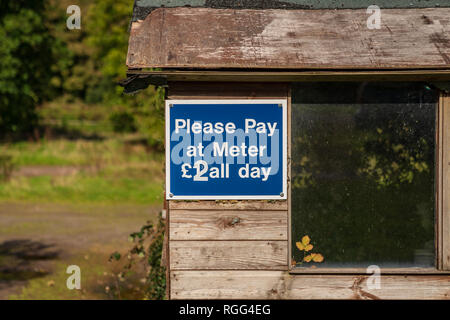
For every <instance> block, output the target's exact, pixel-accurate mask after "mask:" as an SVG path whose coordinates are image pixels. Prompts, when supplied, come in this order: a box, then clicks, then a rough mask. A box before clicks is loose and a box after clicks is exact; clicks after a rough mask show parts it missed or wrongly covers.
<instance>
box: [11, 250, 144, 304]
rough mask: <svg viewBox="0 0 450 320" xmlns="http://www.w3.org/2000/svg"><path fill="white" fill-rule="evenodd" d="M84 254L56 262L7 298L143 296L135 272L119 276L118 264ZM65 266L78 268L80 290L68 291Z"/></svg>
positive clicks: (102, 298)
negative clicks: (46, 272) (124, 277)
mask: <svg viewBox="0 0 450 320" xmlns="http://www.w3.org/2000/svg"><path fill="white" fill-rule="evenodd" d="M90 253H91V254H87V255H84V256H75V257H72V258H71V259H70V260H69V261H66V262H64V263H63V262H57V263H55V265H54V267H53V272H51V273H49V274H46V275H43V276H40V277H35V278H32V279H31V280H29V281H28V284H27V286H26V287H25V288H23V289H22V291H21V292H20V293H19V294H12V295H10V296H9V297H8V299H9V300H55V299H56V300H97V299H101V300H104V299H117V298H120V299H133V300H134V299H143V298H144V294H145V293H144V290H143V286H142V282H140V281H141V279H140V277H139V274H138V273H135V274H132V275H131V276H129V277H127V278H126V281H124V279H123V278H122V277H121V276H119V275H120V273H121V270H122V268H121V266H120V264H118V263H114V262H108V256H107V255H106V254H104V253H98V252H90ZM69 265H77V266H79V267H80V270H81V289H80V290H76V289H73V290H69V289H68V288H67V285H66V282H67V279H68V277H70V274H67V273H66V270H67V267H68V266H69Z"/></svg>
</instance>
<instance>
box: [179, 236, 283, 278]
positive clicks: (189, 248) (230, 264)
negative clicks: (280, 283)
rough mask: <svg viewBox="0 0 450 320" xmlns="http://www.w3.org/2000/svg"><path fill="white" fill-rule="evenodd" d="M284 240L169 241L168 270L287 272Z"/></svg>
mask: <svg viewBox="0 0 450 320" xmlns="http://www.w3.org/2000/svg"><path fill="white" fill-rule="evenodd" d="M287 251H288V243H287V241H171V242H170V270H171V271H174V270H205V269H210V270H248V269H250V270H287V263H288V262H287Z"/></svg>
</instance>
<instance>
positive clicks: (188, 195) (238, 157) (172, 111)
mask: <svg viewBox="0 0 450 320" xmlns="http://www.w3.org/2000/svg"><path fill="white" fill-rule="evenodd" d="M286 106H287V102H286V100H214V101H211V100H195V101H194V100H168V101H166V195H167V199H286V190H287V188H286V185H287V169H286V168H287V166H286V161H287V158H286V145H287V144H286V143H287V141H286V132H287V128H286V126H287V124H286V108H287V107H286Z"/></svg>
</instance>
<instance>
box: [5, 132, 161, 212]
mask: <svg viewBox="0 0 450 320" xmlns="http://www.w3.org/2000/svg"><path fill="white" fill-rule="evenodd" d="M0 154H8V155H11V156H12V158H13V160H12V161H13V163H14V165H15V168H16V174H14V173H13V176H12V178H11V179H10V180H9V181H6V182H3V183H0V201H40V202H42V201H44V202H70V203H73V202H75V203H77V202H82V203H91V202H95V203H136V204H155V203H158V202H161V201H162V199H163V177H164V172H163V159H164V158H163V155H162V154H160V153H152V152H149V151H148V150H147V149H146V147H145V146H144V145H141V144H133V143H131V142H130V141H128V140H126V139H119V138H108V139H106V140H100V141H86V140H79V141H69V140H55V141H42V142H40V143H32V142H19V143H14V144H9V145H2V146H0ZM29 166H32V167H34V169H35V170H37V172H39V167H45V170H43V171H42V174H41V175H34V176H27V175H21V174H20V168H21V167H22V168H23V167H29ZM61 166H68V167H74V169H75V170H73V171H74V173H72V174H68V175H67V174H66V175H58V174H56V175H55V174H53V173H52V167H61Z"/></svg>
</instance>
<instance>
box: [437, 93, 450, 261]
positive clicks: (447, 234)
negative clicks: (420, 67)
mask: <svg viewBox="0 0 450 320" xmlns="http://www.w3.org/2000/svg"><path fill="white" fill-rule="evenodd" d="M441 103H442V105H441V108H442V110H441V115H442V117H443V119H442V122H441V125H442V129H443V130H442V132H441V134H442V143H441V144H440V145H441V146H442V147H441V153H442V162H441V167H442V169H441V170H442V202H441V206H442V211H441V212H440V214H441V217H440V228H439V230H438V234H439V235H440V244H441V246H442V248H441V250H438V251H440V253H441V262H440V265H441V268H442V269H443V270H450V95H443V96H442V99H441Z"/></svg>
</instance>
